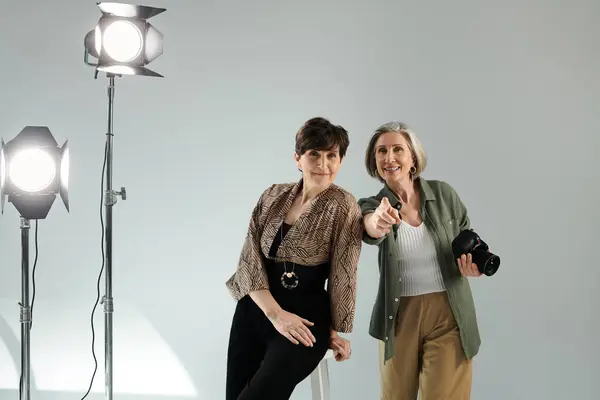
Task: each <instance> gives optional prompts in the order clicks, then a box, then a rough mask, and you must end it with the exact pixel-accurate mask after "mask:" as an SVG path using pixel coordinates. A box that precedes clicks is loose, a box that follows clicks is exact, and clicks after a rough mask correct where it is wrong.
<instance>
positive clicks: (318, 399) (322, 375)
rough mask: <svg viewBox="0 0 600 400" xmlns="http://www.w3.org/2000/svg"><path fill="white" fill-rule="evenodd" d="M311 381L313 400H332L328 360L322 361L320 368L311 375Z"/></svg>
mask: <svg viewBox="0 0 600 400" xmlns="http://www.w3.org/2000/svg"><path fill="white" fill-rule="evenodd" d="M310 381H311V387H312V400H330V393H329V370H328V368H327V360H322V361H321V362H320V363H319V366H318V367H317V368H316V369H315V370H314V371H313V372H312V374H310Z"/></svg>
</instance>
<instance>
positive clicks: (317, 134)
mask: <svg viewBox="0 0 600 400" xmlns="http://www.w3.org/2000/svg"><path fill="white" fill-rule="evenodd" d="M349 145H350V139H349V138H348V132H347V131H346V129H344V128H343V127H342V126H340V125H334V124H332V123H331V122H329V120H327V119H325V118H323V117H315V118H311V119H309V120H308V121H306V122H305V123H304V125H302V127H301V128H300V129H299V130H298V132H297V133H296V153H297V154H298V155H299V156H301V155H302V154H304V153H305V152H306V151H307V150H334V149H335V148H336V147H337V149H338V151H339V153H340V158H343V157H344V156H345V155H346V150H348V146H349Z"/></svg>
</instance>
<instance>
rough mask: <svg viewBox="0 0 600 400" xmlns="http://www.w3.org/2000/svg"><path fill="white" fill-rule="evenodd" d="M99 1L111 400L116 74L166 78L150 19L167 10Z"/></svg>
mask: <svg viewBox="0 0 600 400" xmlns="http://www.w3.org/2000/svg"><path fill="white" fill-rule="evenodd" d="M97 5H98V8H99V9H100V11H101V12H102V17H101V18H100V20H99V21H98V24H97V25H96V27H95V29H94V30H91V31H89V32H88V33H87V34H86V36H85V39H84V48H85V53H84V62H85V64H86V65H89V66H93V67H95V74H94V78H97V77H98V72H105V73H106V76H107V78H108V130H107V133H106V145H105V154H104V156H105V163H106V165H105V167H106V171H105V176H103V179H105V181H106V183H105V188H103V189H104V199H103V200H104V207H105V209H104V211H105V218H106V226H105V228H104V250H105V257H106V260H105V262H106V264H105V268H106V270H105V294H104V296H103V298H102V303H103V305H104V357H105V358H104V368H105V371H104V374H105V381H104V382H105V399H106V400H113V391H114V386H113V313H114V299H113V290H112V279H113V206H114V205H115V204H116V203H117V200H118V198H119V197H121V198H122V199H123V200H126V198H127V194H126V190H125V188H124V187H122V188H121V191H119V192H116V191H114V190H113V179H112V178H113V177H112V175H113V137H114V134H113V119H114V116H113V113H114V96H115V77H121V76H122V75H145V76H149V77H160V78H162V77H163V76H162V75H161V74H159V73H157V72H154V71H152V70H150V69H148V68H146V65H147V64H149V63H150V62H152V61H153V60H154V59H156V58H158V57H159V56H160V55H162V52H163V43H162V39H163V35H162V33H160V32H159V31H158V30H157V29H156V28H154V27H153V26H152V25H151V24H150V23H149V22H147V20H148V19H149V18H152V17H154V16H156V15H158V14H160V13H162V12H164V11H166V9H165V8H156V7H148V6H139V5H132V4H123V3H111V2H108V3H103V2H99V3H97ZM124 44H126V45H124ZM127 45H129V46H127ZM89 56H92V57H95V58H96V59H98V61H97V63H91V62H90V61H89ZM90 388H91V385H90Z"/></svg>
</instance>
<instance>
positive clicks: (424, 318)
mask: <svg viewBox="0 0 600 400" xmlns="http://www.w3.org/2000/svg"><path fill="white" fill-rule="evenodd" d="M365 162H366V168H367V171H368V173H369V175H370V176H372V177H374V178H376V179H378V180H379V181H380V182H382V183H383V188H382V189H381V191H380V192H379V193H378V194H377V195H375V196H371V197H367V198H362V199H360V200H359V201H358V203H359V205H360V207H361V211H362V215H363V225H364V232H363V241H364V242H365V243H367V244H371V245H376V246H378V247H379V257H378V261H379V271H380V278H379V287H378V292H377V296H376V300H375V305H374V307H373V311H372V315H371V324H370V329H369V333H370V335H371V336H373V337H375V338H376V339H379V340H380V381H381V399H382V400H392V399H393V400H416V399H417V393H419V392H420V393H419V394H420V399H421V400H432V399H436V400H437V399H442V398H443V399H449V400H459V399H460V400H467V399H469V398H470V392H471V374H472V359H473V357H474V356H475V355H476V354H477V352H478V351H479V346H480V343H481V339H480V336H479V329H478V326H477V318H476V313H475V305H474V302H473V297H472V295H471V289H470V286H469V281H468V279H467V277H478V276H481V275H482V274H481V272H479V270H478V268H477V265H475V264H474V263H473V262H472V255H471V254H462V255H461V256H460V257H459V258H458V259H456V258H455V257H454V255H453V251H452V241H453V239H454V238H455V237H456V236H457V235H458V234H459V233H460V232H461V231H463V230H465V229H469V227H470V222H469V217H468V214H467V209H466V207H465V205H464V204H463V203H462V201H461V199H460V198H459V196H458V194H457V193H456V191H455V190H454V189H453V188H452V186H450V185H449V184H448V183H446V182H443V181H439V180H428V179H425V178H423V177H422V176H421V174H422V172H423V171H424V169H425V166H426V164H427V157H426V154H425V151H424V149H423V146H422V144H421V142H420V141H419V139H418V138H417V136H416V135H415V133H414V132H413V131H412V130H411V129H410V128H409V127H408V126H406V125H405V124H403V123H401V122H390V123H387V124H384V125H382V126H380V127H379V128H378V129H377V130H376V131H375V133H374V134H373V136H372V137H371V140H370V142H369V144H368V146H367V150H366V159H365Z"/></svg>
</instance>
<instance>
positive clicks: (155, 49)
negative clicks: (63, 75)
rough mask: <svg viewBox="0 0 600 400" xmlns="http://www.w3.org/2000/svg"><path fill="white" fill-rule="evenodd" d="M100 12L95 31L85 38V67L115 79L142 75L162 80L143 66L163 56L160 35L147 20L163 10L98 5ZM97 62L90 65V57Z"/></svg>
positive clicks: (113, 4) (111, 4)
mask: <svg viewBox="0 0 600 400" xmlns="http://www.w3.org/2000/svg"><path fill="white" fill-rule="evenodd" d="M97 5H98V8H100V11H101V12H102V16H101V17H100V19H99V20H98V24H97V25H96V27H95V28H94V29H93V30H91V31H89V32H88V33H87V34H86V35H85V39H84V47H85V58H84V61H85V63H86V64H87V65H90V66H94V67H96V73H97V72H98V71H101V72H106V73H108V74H114V75H145V76H152V77H159V78H162V77H163V76H162V75H161V74H159V73H157V72H154V71H152V70H150V69H148V68H146V65H148V64H149V63H151V62H152V61H154V60H155V59H157V58H158V57H160V56H161V55H162V54H163V35H162V33H160V32H159V31H158V30H157V29H156V28H154V27H153V26H152V25H151V24H150V23H149V22H148V21H147V20H148V19H150V18H152V17H154V16H156V15H158V14H160V13H162V12H164V11H166V9H165V8H156V7H148V6H138V5H132V4H123V3H102V2H100V3H97ZM90 55H91V56H92V57H94V58H96V59H97V60H98V61H97V63H91V62H90V61H89V56H90Z"/></svg>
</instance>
